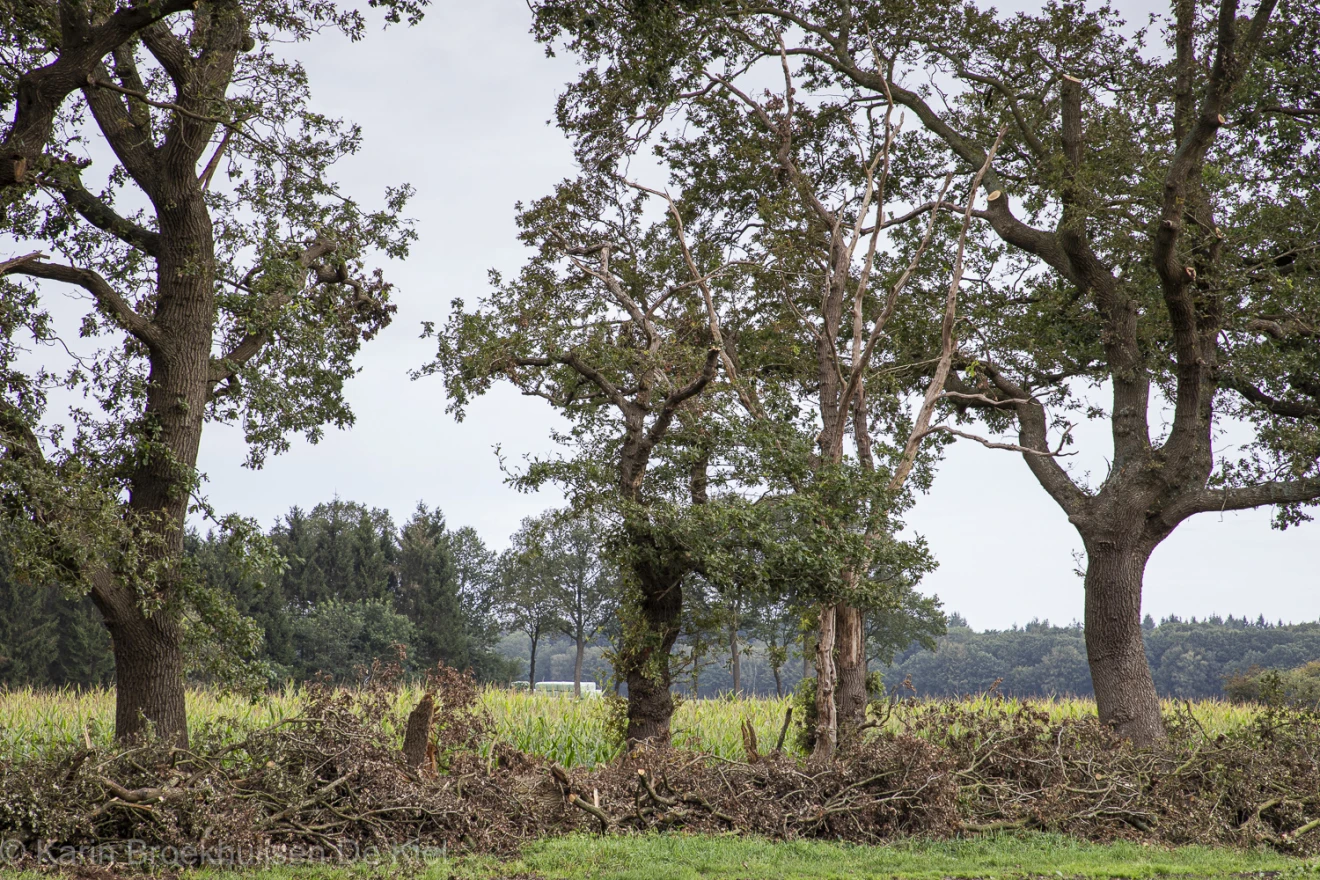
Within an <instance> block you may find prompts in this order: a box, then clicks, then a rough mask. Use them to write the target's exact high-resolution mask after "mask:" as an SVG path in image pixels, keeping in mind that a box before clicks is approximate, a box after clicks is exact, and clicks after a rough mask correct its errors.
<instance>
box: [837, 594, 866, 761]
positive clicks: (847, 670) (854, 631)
mask: <svg viewBox="0 0 1320 880" xmlns="http://www.w3.org/2000/svg"><path fill="white" fill-rule="evenodd" d="M836 617H837V620H838V645H839V648H838V655H839V658H838V670H839V671H838V676H839V685H838V691H837V696H836V701H837V703H838V706H839V734H838V737H839V742H840V743H846V742H848V741H849V740H850V739H851V738H852V737H853V735H854V734H855V733H856V732H857V730H858V729H859V728H860V727H861V726H862V725H863V724H865V723H866V631H865V628H864V623H865V619H864V618H863V616H862V611H861V609H859V608H854V607H852V606H850V605H840V606H839V608H838V611H837V612H836Z"/></svg>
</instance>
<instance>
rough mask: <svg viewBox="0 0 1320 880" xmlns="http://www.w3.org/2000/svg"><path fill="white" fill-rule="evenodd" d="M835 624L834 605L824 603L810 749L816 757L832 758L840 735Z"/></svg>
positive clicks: (817, 653) (817, 650)
mask: <svg viewBox="0 0 1320 880" xmlns="http://www.w3.org/2000/svg"><path fill="white" fill-rule="evenodd" d="M835 625H836V619H835V606H833V605H824V606H822V607H821V609H820V627H819V635H818V637H817V639H816V746H815V748H814V749H813V750H812V753H811V757H812V758H813V759H817V760H829V759H830V758H832V757H833V756H834V747H835V745H837V744H838V737H839V722H838V715H837V714H836V710H835V703H834V690H835V683H836V676H837V672H836V668H835V665H834V647H835Z"/></svg>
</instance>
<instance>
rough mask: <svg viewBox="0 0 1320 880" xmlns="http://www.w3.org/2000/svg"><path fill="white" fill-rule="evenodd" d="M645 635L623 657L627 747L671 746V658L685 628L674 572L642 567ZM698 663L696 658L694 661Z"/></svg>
mask: <svg viewBox="0 0 1320 880" xmlns="http://www.w3.org/2000/svg"><path fill="white" fill-rule="evenodd" d="M637 574H638V580H639V582H640V586H641V593H642V595H641V602H640V603H639V607H638V609H637V611H638V614H639V616H640V618H641V621H640V622H641V623H642V629H643V631H642V633H641V634H640V637H639V638H638V640H637V643H636V644H634V645H632V646H631V647H629V648H628V649H627V650H626V651H625V652H624V655H623V657H622V660H623V668H624V672H625V674H626V676H627V681H628V730H627V734H626V738H627V740H628V742H630V743H633V742H644V741H649V742H652V743H654V744H656V745H668V744H669V721H670V718H671V717H672V716H673V714H674V699H673V697H672V696H670V693H669V685H670V682H671V676H670V669H669V655H670V652H672V651H673V649H674V643H675V642H676V641H677V640H678V633H679V630H680V628H681V626H682V613H683V582H682V577H681V576H680V575H678V574H676V573H674V572H669V571H664V570H661V571H655V570H652V569H650V568H646V567H644V568H642V570H640V571H638V572H637ZM694 663H695V658H694Z"/></svg>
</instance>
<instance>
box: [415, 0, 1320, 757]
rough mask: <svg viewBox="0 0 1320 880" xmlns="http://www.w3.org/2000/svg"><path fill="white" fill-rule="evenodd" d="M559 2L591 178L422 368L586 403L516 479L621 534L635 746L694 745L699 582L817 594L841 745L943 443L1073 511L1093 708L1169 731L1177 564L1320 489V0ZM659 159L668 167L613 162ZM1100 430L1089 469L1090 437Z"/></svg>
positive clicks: (580, 150)
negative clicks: (1135, 25) (1015, 470)
mask: <svg viewBox="0 0 1320 880" xmlns="http://www.w3.org/2000/svg"><path fill="white" fill-rule="evenodd" d="M533 8H534V11H535V14H536V29H535V30H536V34H537V36H538V38H540V39H541V40H543V41H544V42H546V43H547V44H548V45H549V46H551V47H552V48H554V49H558V50H565V51H568V52H571V53H573V54H575V55H576V56H577V57H579V58H580V59H581V60H582V61H583V66H584V69H585V71H586V72H585V73H584V74H583V75H582V77H581V78H580V79H579V80H578V81H577V82H576V83H574V84H573V85H571V86H570V87H569V88H568V89H567V90H566V92H565V93H564V94H563V96H562V98H561V100H560V103H559V107H558V120H559V124H560V126H561V128H562V129H563V130H564V131H565V132H567V133H568V134H569V135H570V137H572V139H573V141H574V144H575V146H576V149H577V155H578V158H579V161H580V164H581V167H582V174H581V176H580V177H578V178H577V179H574V180H571V181H567V182H565V183H564V184H562V185H561V186H560V187H559V188H558V189H557V190H556V192H555V193H554V194H553V195H552V196H549V197H547V198H545V199H542V200H540V201H538V202H535V203H533V204H532V205H531V206H529V207H527V208H525V209H524V210H523V212H522V213H521V215H520V218H519V222H520V225H521V229H522V238H523V241H524V242H525V243H526V244H527V245H528V246H529V247H531V248H532V249H533V250H534V252H535V256H534V257H533V258H532V260H531V261H530V262H529V263H528V265H527V266H526V268H525V269H524V270H523V272H522V273H521V274H520V275H519V276H518V277H517V278H515V279H512V280H509V281H503V280H498V279H497V283H496V288H495V291H494V292H493V293H492V294H490V295H489V296H487V297H484V298H483V299H482V300H481V301H480V302H478V303H477V304H476V305H475V307H472V308H468V307H467V306H465V305H463V304H461V303H456V309H455V313H454V314H453V316H452V317H451V319H450V321H449V323H448V325H447V326H446V327H445V328H444V329H443V330H442V331H439V333H438V336H439V338H440V348H439V356H438V358H437V360H436V362H435V363H434V364H433V365H432V366H431V367H430V368H429V371H431V372H437V373H441V374H443V375H444V376H445V377H446V380H447V388H448V390H449V395H450V399H451V405H452V407H453V409H454V410H455V411H456V413H457V414H458V415H459V416H460V417H461V415H462V412H463V409H464V407H465V406H466V404H467V402H468V401H469V400H470V398H471V397H472V396H474V395H476V394H480V393H482V392H484V391H485V390H486V389H487V388H489V387H490V385H491V384H492V383H493V382H495V381H508V382H510V383H512V384H513V385H514V386H515V387H517V388H518V389H520V390H521V391H522V392H523V393H525V394H528V395H535V396H538V397H542V398H544V399H546V400H548V401H549V402H550V403H551V404H552V405H553V406H555V407H556V408H557V409H558V410H559V411H560V412H561V413H562V414H563V415H564V416H565V417H566V418H567V419H568V420H569V421H570V422H571V424H572V425H573V428H572V431H571V432H570V433H569V434H568V435H567V436H565V437H564V438H562V439H563V440H564V441H565V444H566V446H567V447H568V448H569V449H570V450H571V453H570V454H569V455H566V456H563V457H558V458H555V459H552V460H545V461H541V462H537V463H535V464H533V465H532V466H531V467H530V468H529V469H528V470H527V471H526V472H525V473H524V474H523V475H522V477H521V483H522V485H523V486H525V487H529V488H530V487H536V486H539V485H541V484H543V483H545V482H547V481H555V482H558V483H559V484H561V485H562V486H563V487H564V488H565V489H566V490H567V491H568V493H569V495H570V497H571V498H572V499H573V503H574V504H575V505H577V506H579V507H590V508H592V509H594V510H604V511H608V514H607V515H608V516H610V517H612V519H613V522H614V523H615V525H616V530H617V531H616V533H615V535H616V537H615V546H616V550H617V552H618V554H619V556H620V558H621V559H623V560H624V568H623V571H624V574H625V579H626V581H627V582H628V583H629V585H630V586H631V587H632V589H633V590H634V596H633V600H632V602H631V603H630V605H629V609H630V610H631V620H632V622H631V624H630V625H629V626H630V628H629V630H628V631H627V632H626V633H625V638H624V650H623V652H622V662H623V666H624V667H625V668H626V669H629V670H630V671H629V677H628V684H629V693H630V705H629V736H630V737H632V738H637V739H641V738H654V737H659V738H664V737H665V736H666V734H667V725H668V718H669V715H670V713H671V711H672V704H671V702H670V700H669V697H668V689H669V684H670V653H671V651H672V649H673V646H674V644H675V639H676V637H677V633H678V631H679V621H680V620H681V619H682V614H683V606H684V599H685V592H684V591H685V588H688V587H689V586H690V585H691V584H693V583H695V582H703V583H706V584H709V585H711V586H712V587H713V588H715V589H717V590H720V591H721V592H724V593H727V592H730V591H738V590H747V589H754V590H759V591H762V592H763V593H764V594H766V595H774V596H782V597H786V598H788V599H790V601H793V602H794V603H795V604H797V605H798V607H800V608H802V609H803V610H804V613H807V614H810V615H812V616H813V617H814V619H815V621H816V627H817V638H816V644H817V656H816V663H815V666H816V676H817V688H816V716H817V719H818V721H817V724H818V729H817V731H816V737H815V741H816V751H817V755H818V756H825V755H828V754H829V752H830V751H831V749H832V748H833V747H834V745H835V743H836V742H837V741H838V740H839V737H840V736H842V735H846V733H847V731H848V729H849V728H851V727H856V726H857V725H859V724H860V723H861V721H862V719H863V717H864V713H865V692H864V688H863V685H862V681H863V679H864V670H865V663H864V659H863V655H864V649H863V648H862V647H861V646H862V643H863V640H862V639H861V638H860V633H861V632H862V631H863V628H864V625H863V621H864V613H865V611H866V610H867V609H869V608H873V607H882V606H883V604H884V603H885V601H886V598H887V596H888V595H889V594H890V592H891V591H892V589H893V588H894V587H895V586H896V585H901V584H903V583H904V582H910V581H911V580H912V579H914V578H915V577H918V576H919V575H920V573H921V572H922V571H923V570H925V569H926V568H928V567H929V565H930V560H929V558H928V557H927V556H926V555H925V548H924V547H921V546H919V545H913V544H905V543H903V542H900V541H896V540H894V537H893V536H894V535H895V533H896V530H897V529H896V527H897V525H898V519H897V518H898V516H899V515H901V513H902V511H903V510H904V508H905V507H906V506H907V505H908V504H909V503H911V498H910V496H909V495H908V494H907V493H908V491H909V490H910V489H911V488H912V483H911V482H909V481H908V479H907V478H908V477H909V475H910V474H911V473H913V472H914V468H915V473H916V474H917V477H918V480H917V483H916V485H917V486H920V485H922V482H923V481H924V480H925V479H928V478H929V471H926V470H923V465H924V464H926V463H927V462H926V460H925V459H923V457H922V456H923V454H924V453H923V449H922V441H923V439H926V438H928V437H931V436H932V435H934V436H936V437H937V439H939V438H943V439H949V438H951V437H954V436H970V437H972V438H973V439H980V440H981V441H982V442H985V443H986V444H987V445H991V446H995V447H998V448H1004V449H1008V450H1011V451H1014V452H1017V453H1019V454H1020V455H1021V456H1022V457H1023V460H1024V461H1025V462H1026V464H1027V466H1028V469H1029V471H1030V472H1031V473H1032V474H1033V475H1034V477H1035V478H1036V480H1037V481H1038V482H1039V484H1040V485H1041V486H1042V487H1043V488H1044V489H1045V490H1046V491H1047V492H1048V493H1049V494H1050V496H1051V497H1052V498H1053V499H1054V500H1055V501H1056V502H1057V503H1058V504H1059V506H1060V507H1061V508H1062V510H1063V512H1064V513H1065V514H1066V515H1067V516H1068V518H1069V520H1070V522H1072V523H1073V524H1074V525H1075V526H1076V527H1077V528H1078V530H1079V533H1080V535H1081V537H1082V540H1083V544H1084V546H1085V548H1086V552H1087V565H1086V572H1085V578H1086V593H1085V595H1086V614H1085V617H1086V620H1085V622H1086V626H1085V639H1086V657H1087V663H1088V667H1089V671H1090V675H1091V679H1092V682H1093V686H1094V690H1095V694H1096V697H1097V702H1098V705H1099V710H1100V715H1101V718H1102V719H1103V720H1104V721H1105V722H1107V723H1109V724H1111V725H1113V726H1114V727H1115V728H1116V729H1117V730H1119V731H1120V732H1121V733H1123V734H1124V735H1127V736H1130V737H1132V738H1133V739H1135V740H1138V741H1148V740H1151V739H1154V738H1157V737H1159V736H1162V734H1163V724H1162V720H1161V714H1160V706H1159V701H1158V696H1157V693H1156V688H1155V683H1154V680H1153V678H1152V676H1151V672H1150V667H1149V664H1148V662H1147V659H1146V654H1145V650H1144V647H1143V643H1142V633H1141V620H1140V607H1141V591H1142V576H1143V572H1144V569H1145V566H1146V562H1147V560H1148V559H1149V557H1150V554H1151V553H1152V552H1153V550H1154V549H1155V547H1156V546H1157V545H1158V544H1159V543H1161V542H1162V541H1163V540H1164V539H1165V538H1166V537H1168V535H1169V534H1171V533H1172V531H1173V530H1174V529H1175V528H1176V527H1177V526H1178V524H1179V523H1181V522H1183V521H1184V520H1186V519H1187V518H1188V517H1191V516H1193V515H1195V514H1197V513H1201V512H1208V511H1220V510H1226V509H1234V510H1236V509H1243V508H1250V507H1257V506H1261V505H1275V506H1276V508H1277V510H1278V511H1279V517H1280V524H1281V525H1287V524H1289V523H1292V522H1296V521H1298V519H1300V518H1303V517H1304V516H1305V513H1304V510H1303V508H1304V507H1305V506H1306V505H1309V504H1311V503H1313V502H1314V501H1315V499H1316V498H1317V497H1320V431H1317V430H1316V428H1317V426H1318V425H1320V396H1317V389H1318V388H1320V384H1317V382H1316V377H1317V375H1318V370H1320V360H1318V358H1320V350H1318V349H1317V347H1316V346H1315V344H1314V342H1315V338H1316V330H1315V328H1316V327H1317V326H1320V325H1318V324H1317V317H1320V311H1318V309H1320V301H1318V300H1317V297H1316V290H1315V285H1314V283H1313V279H1314V275H1315V262H1314V260H1315V248H1314V236H1313V234H1312V231H1311V230H1313V228H1314V223H1315V216H1316V209H1317V207H1320V205H1318V204H1317V201H1316V197H1315V194H1316V192H1317V190H1316V188H1315V183H1316V182H1317V181H1316V175H1317V174H1320V166H1317V164H1316V163H1315V161H1314V157H1315V152H1316V151H1315V142H1314V140H1313V138H1312V137H1311V131H1312V125H1313V120H1314V119H1315V118H1316V111H1315V109H1314V108H1313V107H1312V106H1311V104H1312V103H1313V96H1314V95H1315V94H1316V91H1317V90H1316V85H1317V82H1316V76H1317V73H1316V67H1315V65H1314V64H1313V63H1312V62H1313V61H1314V58H1315V57H1316V45H1315V39H1316V37H1315V36H1314V34H1315V24H1316V23H1317V22H1316V21H1315V18H1316V14H1317V13H1316V10H1315V9H1314V8H1313V7H1312V6H1310V5H1307V4H1300V3H1295V4H1288V3H1282V4H1279V3H1275V2H1273V0H1265V2H1261V3H1259V4H1257V6H1256V8H1255V9H1254V10H1253V11H1252V12H1251V14H1250V15H1249V16H1239V8H1238V4H1237V2H1236V0H1221V2H1218V3H1217V4H1215V5H1213V6H1203V5H1200V4H1197V3H1194V2H1190V0H1179V2H1175V3H1174V4H1173V8H1172V10H1171V14H1170V15H1168V16H1167V17H1166V18H1164V19H1163V20H1162V21H1161V22H1159V24H1158V26H1157V27H1154V28H1152V29H1151V30H1149V31H1140V32H1138V33H1137V34H1136V35H1133V34H1132V33H1130V32H1129V31H1127V30H1126V29H1125V26H1124V23H1123V22H1121V21H1120V20H1119V19H1118V18H1117V16H1116V15H1115V14H1114V13H1113V12H1112V11H1111V10H1109V9H1107V8H1100V9H1097V10H1088V9H1086V8H1084V7H1082V6H1081V5H1080V4H1063V5H1057V6H1049V7H1047V8H1046V9H1045V10H1043V11H1042V12H1041V13H1039V14H1037V15H1027V14H1022V15H1016V16H1012V17H1001V16H997V15H995V14H993V13H990V12H983V11H981V10H980V9H978V8H976V7H975V6H974V5H971V4H966V5H961V6H950V5H948V4H945V3H934V2H932V3H915V4H901V5H893V4H882V3H874V4H855V3H853V2H850V0H787V2H768V3H759V4H755V5H752V6H747V5H744V4H739V3H722V2H721V3H706V2H692V3H688V2H676V3H653V4H646V5H645V6H638V7H633V6H627V7H625V6H620V5H618V4H613V3H608V2H574V0H541V2H537V3H534V4H533ZM1148 41H1152V42H1153V43H1157V44H1158V45H1149V44H1148ZM908 119H915V124H914V128H913V129H911V130H904V129H902V128H901V121H906V120H908ZM642 152H650V153H652V155H653V156H654V157H655V158H656V159H657V160H658V162H659V163H660V165H661V166H662V168H663V171H662V173H663V174H664V175H665V176H666V178H667V179H666V180H665V181H664V183H665V184H666V185H667V187H668V188H667V189H664V190H661V189H659V188H657V187H658V184H657V183H652V184H650V185H648V184H647V183H646V182H637V181H632V180H629V179H627V178H626V177H625V176H624V175H623V169H625V168H628V167H629V165H628V162H627V160H628V158H629V157H631V156H633V155H636V154H639V153H642ZM1299 156H1300V157H1302V158H1301V160H1300V161H1299ZM959 220H961V222H959ZM968 266H970V267H971V271H970V272H966V273H965V269H966V267H968ZM964 274H968V275H971V274H974V275H975V276H977V277H976V278H975V281H974V282H973V283H972V284H970V285H969V286H967V287H964V286H963V283H962V282H963V277H964ZM912 395H918V396H921V397H922V403H921V405H920V406H919V407H918V408H917V409H916V411H915V412H913V411H912V410H910V409H909V408H908V407H907V406H906V405H905V404H906V403H907V401H908V400H909V399H910V397H911V396H912ZM1105 398H1107V401H1106V400H1105ZM1161 410H1163V411H1164V413H1165V414H1164V417H1163V418H1162V419H1161V418H1158V414H1159V412H1160V411H1161ZM1084 419H1095V420H1100V421H1102V422H1104V423H1107V424H1108V426H1109V428H1110V435H1111V437H1112V442H1113V448H1112V450H1110V455H1109V456H1107V459H1108V460H1109V461H1110V466H1109V469H1108V472H1107V473H1106V474H1104V475H1103V476H1101V477H1099V478H1098V479H1095V480H1092V479H1091V478H1090V477H1089V476H1088V475H1087V474H1084V473H1079V472H1076V471H1073V470H1070V469H1069V468H1068V467H1067V466H1066V461H1065V460H1064V456H1065V455H1067V454H1069V452H1068V447H1069V446H1070V444H1071V442H1072V430H1073V424H1074V422H1075V421H1078V420H1084ZM965 422H979V423H980V424H981V425H982V426H984V427H985V428H987V429H990V430H991V431H996V430H1004V429H1008V430H1016V433H1017V437H1016V442H1005V441H996V440H992V439H988V438H986V437H977V436H976V435H975V434H972V433H971V432H970V431H969V426H963V427H959V426H960V424H962V423H965ZM1161 422H1162V423H1163V425H1162V426H1161ZM1226 424H1233V425H1235V426H1236V427H1237V428H1238V429H1240V430H1242V431H1244V432H1246V433H1247V434H1248V435H1250V439H1248V440H1247V442H1245V443H1238V444H1236V446H1235V447H1232V448H1230V450H1229V454H1228V455H1227V456H1226V455H1224V451H1223V450H1220V449H1219V448H1218V447H1217V445H1216V440H1217V438H1218V437H1219V436H1220V434H1221V433H1222V432H1223V430H1224V427H1225V425H1226ZM849 438H850V441H851V442H846V441H848V440H849ZM845 449H847V452H846V453H845ZM1014 550H1016V552H1029V547H1027V546H1025V545H1024V546H1023V547H1020V548H1006V553H1008V554H1009V555H1011V552H1013V551H1014Z"/></svg>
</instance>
